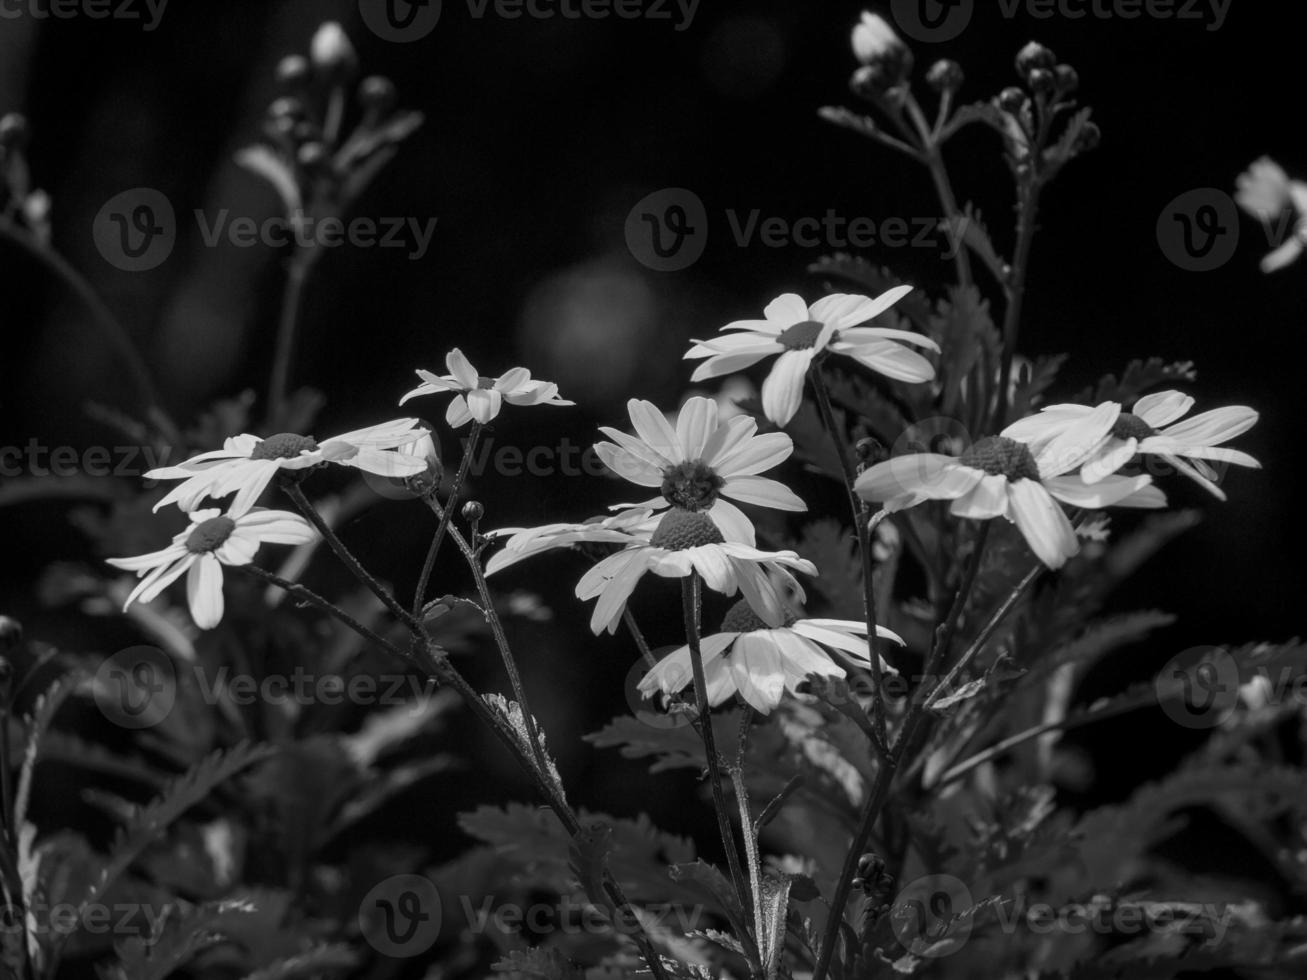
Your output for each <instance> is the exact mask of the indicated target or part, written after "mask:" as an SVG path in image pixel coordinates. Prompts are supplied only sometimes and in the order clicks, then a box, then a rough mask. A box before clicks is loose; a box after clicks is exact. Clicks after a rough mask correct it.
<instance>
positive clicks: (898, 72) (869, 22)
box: [852, 11, 913, 88]
mask: <svg viewBox="0 0 1307 980" xmlns="http://www.w3.org/2000/svg"><path fill="white" fill-rule="evenodd" d="M852 43H853V54H854V56H855V57H856V58H857V59H858V60H859V61H860V62H862V64H863V65H864V66H867V67H876V68H880V69H881V75H882V77H883V78H884V79H885V81H886V82H887V85H886V87H887V88H892V87H893V86H895V85H901V84H903V82H905V81H906V80H907V78H908V76H909V75H910V74H912V63H913V58H912V49H911V48H909V47H908V46H907V45H906V44H904V43H903V41H902V39H901V38H900V37H899V36H898V35H897V34H895V33H894V28H892V27H890V25H889V23H888V22H887V21H886V20H885V18H884V17H881V16H879V15H877V14H873V13H867V12H865V11H864V12H863V15H862V20H861V21H860V22H859V23H858V26H856V27H855V28H853V38H852Z"/></svg>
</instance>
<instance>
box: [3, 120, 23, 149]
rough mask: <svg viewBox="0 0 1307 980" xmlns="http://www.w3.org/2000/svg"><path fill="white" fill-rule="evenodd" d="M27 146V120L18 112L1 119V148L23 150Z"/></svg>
mask: <svg viewBox="0 0 1307 980" xmlns="http://www.w3.org/2000/svg"><path fill="white" fill-rule="evenodd" d="M26 145H27V118H26V117H25V116H22V115H20V114H18V113H17V112H10V113H6V114H5V116H4V118H2V119H0V147H4V148H5V149H6V150H8V149H19V150H21V149H22V148H23V147H24V146H26Z"/></svg>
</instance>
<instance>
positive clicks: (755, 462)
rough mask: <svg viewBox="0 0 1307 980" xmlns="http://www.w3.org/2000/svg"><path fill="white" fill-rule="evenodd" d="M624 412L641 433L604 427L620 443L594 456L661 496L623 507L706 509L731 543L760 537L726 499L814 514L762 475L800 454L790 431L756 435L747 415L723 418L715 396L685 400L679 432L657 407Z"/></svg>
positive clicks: (635, 406) (635, 403)
mask: <svg viewBox="0 0 1307 980" xmlns="http://www.w3.org/2000/svg"><path fill="white" fill-rule="evenodd" d="M626 407H627V410H628V411H629V412H630V413H631V424H632V426H633V427H634V428H635V433H636V434H635V435H634V436H630V435H627V434H626V433H625V432H619V431H618V430H617V429H612V428H608V427H603V428H601V429H600V430H599V431H600V432H602V433H603V434H604V435H606V436H608V437H610V438H611V439H613V440H614V441H613V442H600V443H596V444H595V447H594V448H595V452H596V453H597V454H598V456H599V458H600V460H602V461H603V464H604V465H605V466H607V467H608V468H609V469H610V470H612V471H613V472H614V473H616V474H617V475H618V476H620V477H622V478H624V479H627V480H630V481H631V482H632V483H636V484H639V485H640V486H642V487H658V488H659V490H660V492H661V495H660V496H657V497H654V498H653V499H652V500H645V501H641V502H640V503H636V504H619V505H618V506H620V507H640V508H649V509H651V510H662V509H663V508H664V507H680V508H682V509H683V510H690V511H703V512H704V513H706V514H707V515H708V516H709V517H710V518H712V521H713V523H714V524H716V525H717V527H718V529H719V530H720V531H721V532H722V536H723V537H725V539H726V540H727V541H738V542H742V543H744V544H748V545H752V544H754V543H755V540H756V538H755V534H754V529H753V522H752V521H750V520H749V519H748V518H747V517H745V516H744V514H743V512H742V511H741V510H740V509H739V508H738V507H736V506H735V505H734V504H732V503H730V501H728V500H725V499H723V498H725V497H731V498H732V499H734V500H738V501H740V502H741V503H746V504H757V505H758V506H760V507H772V508H775V509H776V510H788V511H804V510H807V509H808V505H807V504H805V503H804V502H803V501H802V500H801V499H800V498H799V497H798V495H797V494H795V493H794V491H793V490H791V489H790V488H789V487H787V486H785V484H783V483H778V482H777V481H776V480H769V479H767V478H766V477H762V476H758V474H759V473H761V472H763V471H764V470H769V469H771V468H772V467H774V466H777V465H779V464H780V463H782V462H783V461H784V460H786V459H787V458H788V457H789V455H790V454H791V453H792V452H794V443H793V441H791V439H790V437H789V436H787V435H786V434H785V433H783V432H771V433H767V434H765V435H758V434H757V433H758V423H757V422H755V421H754V420H753V419H752V418H749V417H747V416H742V415H741V416H735V417H734V418H730V419H727V420H725V421H722V420H721V419H720V417H719V414H718V410H717V403H716V402H714V401H713V400H712V399H711V398H691V399H690V400H689V401H687V402H686V403H685V405H684V406H682V408H681V410H680V412H679V414H678V416H677V419H676V427H675V428H673V427H672V425H671V423H670V422H669V421H668V420H667V418H666V417H665V416H664V415H663V413H662V412H660V411H658V409H657V408H656V407H655V406H654V405H653V403H652V402H646V401H640V400H639V399H637V398H632V399H631V400H630V401H629V402H627V403H626Z"/></svg>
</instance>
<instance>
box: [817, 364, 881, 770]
mask: <svg viewBox="0 0 1307 980" xmlns="http://www.w3.org/2000/svg"><path fill="white" fill-rule="evenodd" d="M811 376H812V390H813V391H814V393H815V394H816V396H817V407H818V409H819V410H820V412H821V418H822V422H823V423H824V424H825V426H826V431H827V432H829V433H830V437H831V439H832V440H833V441H834V443H835V453H836V455H837V456H839V458H840V469H841V471H842V472H843V474H844V490H845V492H846V493H847V494H848V497H849V512H850V514H851V515H852V517H853V529H854V531H855V533H856V534H857V536H858V554H859V556H860V557H861V559H862V605H863V616H864V619H865V621H866V624H867V651H868V654H869V656H868V660H869V661H870V665H871V681H872V687H873V689H874V691H873V695H872V701H871V723H872V727H873V730H874V731H875V732H876V735H877V738H876V739H875V740H874V741H875V742H877V743H878V744H879V745H880V746H884V745H886V744H888V743H887V739H886V737H885V708H884V704H883V703H882V701H881V669H880V643H879V637H878V636H877V635H876V591H875V578H874V574H873V572H874V569H873V565H874V562H873V557H872V551H871V536H872V535H871V524H870V519H869V515H868V514H867V513H866V509H865V507H864V506H863V503H862V500H861V498H860V497H859V496H858V491H857V479H858V476H857V473H856V472H854V469H853V461H852V460H851V459H850V458H849V448H848V444H847V442H846V440H845V438H844V433H843V432H842V431H841V430H840V427H839V424H838V423H837V422H836V420H835V411H834V409H832V408H831V403H830V392H829V391H827V389H826V379H825V378H824V377H823V375H822V373H821V366H820V365H814V367H813V369H812V371H811Z"/></svg>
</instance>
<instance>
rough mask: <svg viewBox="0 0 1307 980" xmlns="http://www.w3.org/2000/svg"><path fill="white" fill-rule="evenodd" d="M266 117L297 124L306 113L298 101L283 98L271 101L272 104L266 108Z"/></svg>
mask: <svg viewBox="0 0 1307 980" xmlns="http://www.w3.org/2000/svg"><path fill="white" fill-rule="evenodd" d="M268 115H270V116H272V117H274V118H276V119H292V120H295V121H297V122H298V121H299V120H301V119H304V118H305V116H306V113H305V111H304V103H303V102H301V101H300V100H299V99H292V98H290V97H288V96H283V97H282V98H280V99H275V100H273V103H272V104H271V105H270V106H268Z"/></svg>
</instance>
